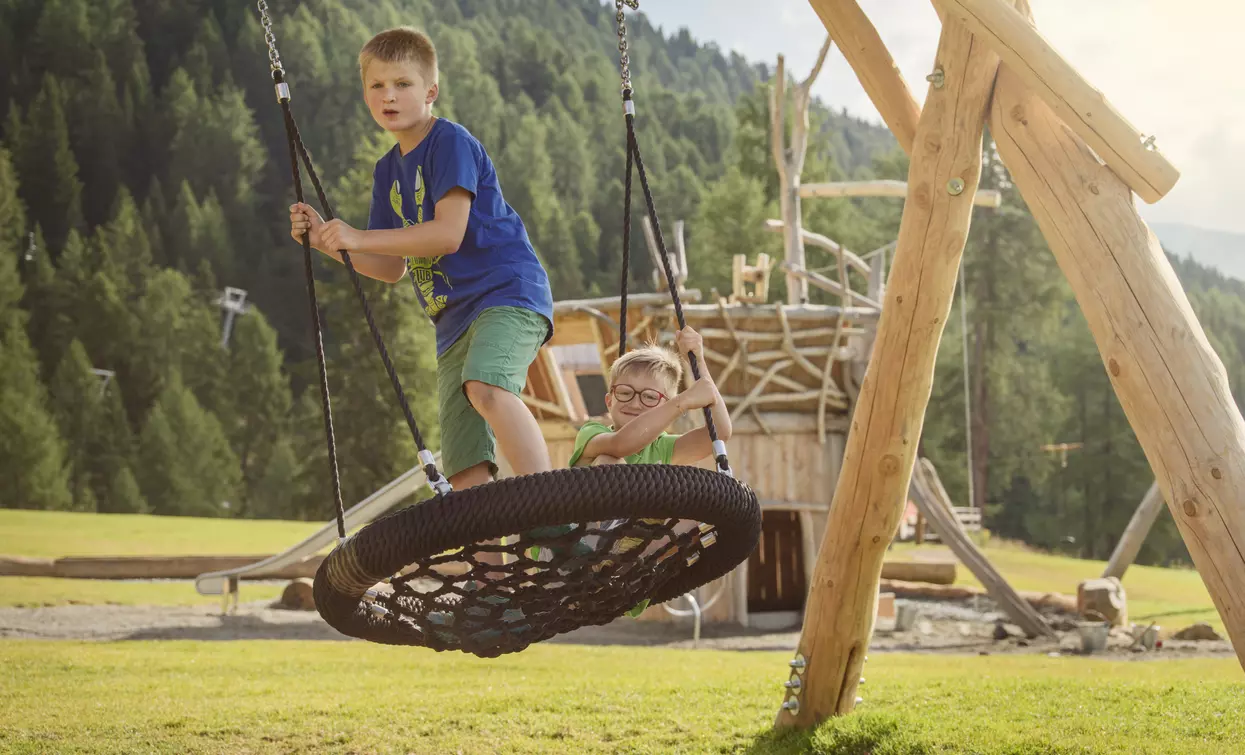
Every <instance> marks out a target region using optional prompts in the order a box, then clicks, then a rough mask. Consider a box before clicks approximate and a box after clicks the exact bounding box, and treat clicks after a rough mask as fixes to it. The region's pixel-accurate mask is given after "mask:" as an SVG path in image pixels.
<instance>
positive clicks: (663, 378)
mask: <svg viewBox="0 0 1245 755" xmlns="http://www.w3.org/2000/svg"><path fill="white" fill-rule="evenodd" d="M675 344H676V345H677V347H678V350H679V353H680V354H687V353H688V352H691V353H693V354H695V355H696V360H697V362H698V363H699V364H700V367H701V378H700V379H699V380H697V381H696V382H695V383H693V384H692V387H691V388H689V389H687V390H686V391H685V392H683V393H679V392H678V390H679V381H680V379H681V378H682V376H683V366H682V364H681V363H680V361H679V358H678V357H677V356H675V355H674V354H673V353H671V352H670V351H669V350H667V349H663V348H661V347H659V346H644V347H642V348H639V349H635V350H633V351H629V352H627V353H626V354H624V355H623V356H622V357H621V358H619V359H618V360H617V361H615V362H614V365H613V367H612V368H611V369H610V378H609V392H608V393H606V395H605V406H606V407H607V408H608V409H609V420H610V424H608V425H606V424H605V423H603V422H598V421H595V420H593V421H589V422H588V423H586V424H585V425H584V426H583V427H582V428H580V430H579V434H578V435H577V436H576V437H575V450H574V451H573V452H572V453H571V460H570V464H569V466H572V467H581V466H588V465H592V466H596V465H599V464H624V463H625V464H695V463H697V462H699V461H700V460H702V459H705V458H708V457H709V456H711V455H712V454H713V441H712V440H711V439H710V438H709V431H708V429H706V428H704V427H699V428H697V429H695V430H692V431H691V432H689V433H686V434H684V435H671V434H670V433H667V432H666V428H667V427H669V426H670V425H671V424H672V423H673V422H674V421H675V420H676V419H678V418H679V417H681V416H683V415H684V414H686V413H687V412H688V411H691V410H693V409H702V408H704V407H706V406H710V405H712V406H713V422H714V425H715V426H716V427H717V431H718V438H719V439H720V440H723V441H726V440H730V437H731V417H730V413H729V412H727V410H726V404H725V403H724V402H723V401H722V397H721V396H720V395H719V394H718V388H717V386H716V385H715V384H714V382H713V377H712V376H710V375H709V370H708V369H707V368H706V367H705V356H704V341H703V340H702V339H701V337H700V334H699V333H697V332H696V331H695V330H693V329H692V328H690V327H689V328H684V329H683V330H680V331H679V332H678V333H677V334H676V335H675Z"/></svg>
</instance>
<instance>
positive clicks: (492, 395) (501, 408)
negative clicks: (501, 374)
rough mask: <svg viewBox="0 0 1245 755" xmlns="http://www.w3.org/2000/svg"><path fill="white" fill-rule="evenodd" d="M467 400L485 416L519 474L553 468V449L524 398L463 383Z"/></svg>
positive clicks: (501, 450)
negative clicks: (550, 447) (547, 443)
mask: <svg viewBox="0 0 1245 755" xmlns="http://www.w3.org/2000/svg"><path fill="white" fill-rule="evenodd" d="M463 389H464V390H466V392H467V400H468V401H470V402H471V405H472V406H473V407H475V410H476V411H477V412H479V413H480V416H481V417H484V421H485V422H487V423H488V425H489V427H491V428H492V429H493V435H494V436H496V437H497V448H498V450H499V451H500V452H501V455H502V456H505V457H506V461H508V462H509V463H510V468H511V469H513V470H514V473H515V475H517V476H522V475H529V474H536V473H537V472H548V471H550V470H552V469H553V464H552V463H551V462H550V461H549V449H548V447H546V446H545V439H544V437H543V436H542V435H541V434H540V425H539V424H537V422H536V418H535V417H533V416H532V411H531V410H530V409H528V408H527V404H525V403H523V399H521V398H519V397H518V396H516V395H514V394H513V393H511V392H510V391H507V390H505V389H504V388H498V387H497V386H495V385H489V384H488V383H481V382H480V381H478V380H468V381H467V382H466V383H464V384H463Z"/></svg>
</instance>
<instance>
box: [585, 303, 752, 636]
mask: <svg viewBox="0 0 1245 755" xmlns="http://www.w3.org/2000/svg"><path fill="white" fill-rule="evenodd" d="M675 344H676V345H677V347H678V350H679V354H687V353H688V352H691V353H693V354H695V355H696V361H697V362H698V363H699V365H700V367H701V378H700V379H699V380H697V381H696V382H695V383H693V384H692V387H691V388H689V389H688V390H687V391H685V392H683V393H679V392H678V390H679V382H680V379H681V378H682V376H683V366H682V364H681V363H680V361H679V357H678V356H676V355H675V354H673V353H672V352H670V351H669V350H668V349H664V348H661V347H659V346H644V347H642V348H639V349H635V350H634V351H629V352H627V353H626V354H624V355H623V356H622V357H621V358H619V359H618V360H617V361H615V362H614V365H613V367H612V368H611V369H610V377H609V392H608V393H607V394H606V396H605V405H606V407H607V408H608V409H609V420H610V424H608V425H607V424H605V423H603V422H598V421H589V422H588V423H586V424H585V425H584V426H583V427H582V428H580V430H579V434H578V435H577V436H576V437H575V450H574V451H573V452H572V453H571V459H570V464H569V466H572V467H577V466H589V465H592V466H597V465H600V464H683V465H690V464H696V463H697V462H699V461H701V460H702V459H706V458H709V457H711V456H712V455H713V441H712V439H710V437H709V431H708V429H706V428H704V427H699V428H697V429H695V430H692V431H691V432H689V433H686V434H683V435H671V434H670V433H668V432H666V428H667V427H669V426H670V425H671V424H672V423H673V422H674V421H675V420H676V419H678V418H679V417H681V416H683V415H684V414H686V413H687V412H689V411H691V410H693V409H702V408H704V407H706V406H712V407H713V422H714V425H715V426H716V427H717V431H718V438H719V439H720V440H723V441H726V440H729V439H730V437H731V417H730V413H729V412H727V410H726V403H725V402H723V401H722V396H721V395H720V394H719V393H718V388H717V386H716V385H715V384H714V382H713V378H712V377H711V376H710V375H709V370H708V368H707V367H706V366H705V355H704V341H703V339H701V337H700V334H699V333H697V332H696V331H695V330H693V329H692V328H690V327H689V328H684V329H683V330H680V331H679V332H678V333H677V334H676V335H675ZM641 521H642V522H646V523H649V524H661V522H662V520H649V519H642V520H641ZM608 528H609V525H606V529H608ZM641 544H642V541H640V540H638V539H636V538H622V539H620V540H618V542H616V543H615V544H614V547H613V548H612V551H613V552H615V553H623V552H626V551H629V550H631V549H633V548H636V547H638V546H639V545H641ZM647 607H648V600H644V601H642V602H641V603H640V604H639V605H637V606H635V607H634V608H632V609H631V610H630V611H628V612H627V615H628V616H631V617H632V618H634V617H637V616H639V615H640V614H641V613H643V612H644V609H645V608H647Z"/></svg>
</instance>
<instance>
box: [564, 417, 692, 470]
mask: <svg viewBox="0 0 1245 755" xmlns="http://www.w3.org/2000/svg"><path fill="white" fill-rule="evenodd" d="M612 432H614V431H613V429H611V428H610V426H609V425H606V424H603V423H601V422H598V421H596V420H588V422H587V423H586V424H585V425H584V426H583V427H581V428H579V434H578V435H576V436H575V450H574V451H573V452H571V461H570V463H569V464H567V466H568V467H573V466H575V462H577V461H579V457H581V456H583V455H584V448H585V447H586V446H587V445H588V441H590V440H592V439H593V438H595V437H596V436H598V435H601V434H602V433H612ZM678 439H679V436H677V435H671V434H670V433H662V434H661V435H659V436H657V439H656V440H654V441H653V442H652V443H649V444H648V445H647V446H645V447H644V448H642V449H640V451H639V453H634V454H632V455H630V456H628V457H627V463H628V464H671V463H673V461H674V444H675V441H677V440H678Z"/></svg>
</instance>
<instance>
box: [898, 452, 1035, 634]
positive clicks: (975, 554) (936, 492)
mask: <svg viewBox="0 0 1245 755" xmlns="http://www.w3.org/2000/svg"><path fill="white" fill-rule="evenodd" d="M911 492H912V498H913V501H914V502H915V503H916V506H917V508H918V509H919V510H920V511H921V514H922V515H923V516H924V517H925V518H926V520H928V522H929V523H930V524H931V525H932V526H933V527H934V531H935V532H937V533H938V538H939V539H940V540H941V541H942V542H944V543H946V544H947V546H948V547H950V548H951V552H952V553H954V554H955V557H956V558H958V559H959V560H960V563H962V564H964V566H966V567H967V568H968V570H969V571H970V572H972V573H973V576H974V577H976V578H977V581H978V582H980V583H981V584H983V585H985V587H986V591H987V592H989V593H990V597H991V598H994V601H995V602H996V603H998V604H999V605H1000V606H1001V607H1002V608H1003V610H1004V611H1005V612H1006V613H1007V615H1008V617H1010V618H1011V620H1012V621H1013V622H1015V624H1016V626H1018V627H1020V628H1021V629H1022V630H1023V631H1024V632H1025V634H1027V635H1028V636H1030V637H1053V636H1055V632H1054V630H1053V629H1051V628H1050V626H1049V625H1048V624H1047V623H1046V621H1045V620H1044V619H1043V618H1042V616H1041V615H1040V614H1039V613H1038V612H1037V611H1035V610H1033V606H1031V605H1029V604H1028V603H1027V602H1025V600H1024V599H1023V598H1021V597H1020V595H1019V594H1018V593H1017V592H1016V591H1015V590H1013V589H1012V586H1011V585H1010V584H1008V583H1007V580H1006V579H1005V578H1004V577H1003V575H1002V574H1000V573H999V571H998V570H997V569H995V568H994V565H993V564H991V563H990V559H988V558H986V554H984V553H982V552H981V549H979V548H978V547H977V545H976V544H975V543H973V541H972V540H971V539H969V537H968V533H966V532H965V531H964V529H963V528H962V527H961V526H960V523H959V522H958V521H957V520H956V518H955V514H954V507H953V506H952V505H951V499H950V497H948V496H947V491H946V489H944V488H943V486H942V481H941V480H939V479H938V472H937V470H935V469H934V465H933V464H931V463H930V461H929V460H928V459H920V460H918V461H917V465H916V469H915V473H914V474H913V476H912V490H911ZM882 576H883V578H885V577H886V574H883V575H882ZM897 579H903V578H902V577H897ZM909 581H911V580H909Z"/></svg>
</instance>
